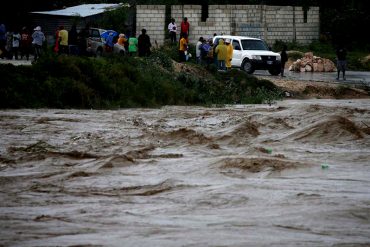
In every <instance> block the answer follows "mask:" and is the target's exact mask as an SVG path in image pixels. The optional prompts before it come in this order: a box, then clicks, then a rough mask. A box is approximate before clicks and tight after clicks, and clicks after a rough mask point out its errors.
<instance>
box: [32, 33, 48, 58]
mask: <svg viewBox="0 0 370 247" xmlns="http://www.w3.org/2000/svg"><path fill="white" fill-rule="evenodd" d="M33 30H34V31H35V32H33V34H32V45H33V47H34V49H35V54H34V60H33V62H36V61H37V59H38V58H39V57H40V56H41V55H42V45H43V43H44V42H45V35H44V33H43V32H41V27H40V26H37V27H36V28H35V29H33Z"/></svg>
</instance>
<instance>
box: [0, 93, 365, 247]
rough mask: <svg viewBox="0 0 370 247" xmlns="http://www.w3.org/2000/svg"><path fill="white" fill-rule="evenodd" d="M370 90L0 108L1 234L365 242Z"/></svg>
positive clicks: (104, 241) (51, 242)
mask: <svg viewBox="0 0 370 247" xmlns="http://www.w3.org/2000/svg"><path fill="white" fill-rule="evenodd" d="M369 109H370V101H369V100H366V99H361V100H301V101H300V100H288V101H282V102H278V103H277V104H276V105H271V106H269V105H231V106H224V107H208V108H206V107H189V106H165V107H162V108H159V109H122V110H112V111H102V110H99V111H98V110H74V109H70V110H61V109H37V110H30V109H20V110H2V111H0V136H1V138H0V185H1V188H0V246H138V247H141V246H161V247H170V246H171V247H173V246H205V247H206V246H231V247H233V246H235V247H237V246H238V247H239V246H284V247H286V246H368V245H370V237H369V236H370V230H369V227H368V226H369V225H370V217H369V215H370V213H369V212H370V207H369V205H370V191H369V188H370V166H369V164H370V158H369V157H370V131H369V126H370V120H369V119H370V110H369Z"/></svg>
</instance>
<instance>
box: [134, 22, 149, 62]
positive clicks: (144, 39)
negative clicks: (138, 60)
mask: <svg viewBox="0 0 370 247" xmlns="http://www.w3.org/2000/svg"><path fill="white" fill-rule="evenodd" d="M137 40H138V48H139V56H140V57H144V56H150V47H152V43H150V37H149V35H147V34H146V29H145V28H143V29H142V30H141V34H140V35H139V38H138V39H137Z"/></svg>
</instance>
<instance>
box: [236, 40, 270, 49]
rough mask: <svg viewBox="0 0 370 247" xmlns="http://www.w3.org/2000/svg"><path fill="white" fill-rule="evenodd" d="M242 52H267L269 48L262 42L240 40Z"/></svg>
mask: <svg viewBox="0 0 370 247" xmlns="http://www.w3.org/2000/svg"><path fill="white" fill-rule="evenodd" d="M241 42H242V46H243V50H262V51H268V50H269V48H268V47H267V45H266V44H265V43H264V42H263V41H262V40H251V39H243V40H241Z"/></svg>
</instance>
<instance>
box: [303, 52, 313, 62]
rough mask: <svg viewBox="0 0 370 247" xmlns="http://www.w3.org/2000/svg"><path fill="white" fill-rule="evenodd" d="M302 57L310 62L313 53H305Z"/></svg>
mask: <svg viewBox="0 0 370 247" xmlns="http://www.w3.org/2000/svg"><path fill="white" fill-rule="evenodd" d="M304 57H305V58H307V59H310V60H312V59H313V53H312V52H306V53H305V54H304Z"/></svg>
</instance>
